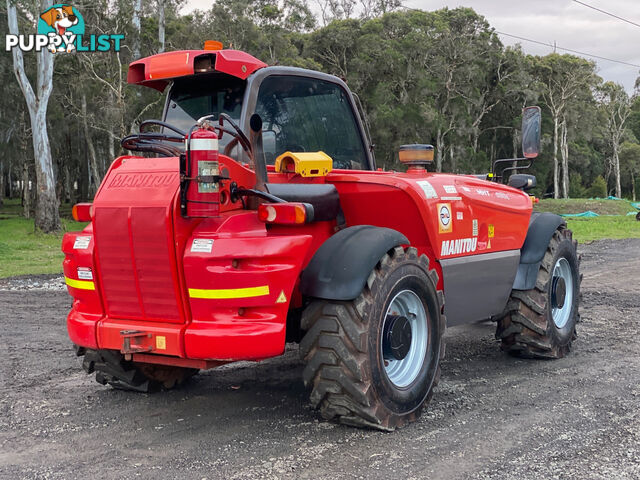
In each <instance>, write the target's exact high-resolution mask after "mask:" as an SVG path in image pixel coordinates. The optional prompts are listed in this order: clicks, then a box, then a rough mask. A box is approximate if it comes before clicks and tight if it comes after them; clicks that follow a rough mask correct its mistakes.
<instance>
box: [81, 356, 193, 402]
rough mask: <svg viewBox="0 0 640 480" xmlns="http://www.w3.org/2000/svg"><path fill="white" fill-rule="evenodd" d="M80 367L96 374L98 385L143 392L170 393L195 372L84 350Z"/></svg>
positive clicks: (189, 369) (190, 369)
mask: <svg viewBox="0 0 640 480" xmlns="http://www.w3.org/2000/svg"><path fill="white" fill-rule="evenodd" d="M82 368H83V369H84V370H85V372H87V373H94V372H95V374H96V381H97V382H98V383H99V384H101V385H106V384H109V385H111V386H112V387H114V388H117V389H120V390H130V391H135V392H143V393H152V392H157V391H159V390H170V389H172V388H174V387H177V386H178V385H181V384H182V383H184V382H185V380H187V379H188V378H190V377H192V376H194V375H195V374H196V373H198V370H197V369H194V368H182V367H172V366H168V365H155V364H150V363H136V362H131V361H128V360H125V359H124V356H123V355H122V354H121V353H120V352H118V351H115V350H89V349H87V350H86V351H85V354H84V359H83V361H82Z"/></svg>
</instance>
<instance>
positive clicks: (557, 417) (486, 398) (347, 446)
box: [0, 240, 640, 480]
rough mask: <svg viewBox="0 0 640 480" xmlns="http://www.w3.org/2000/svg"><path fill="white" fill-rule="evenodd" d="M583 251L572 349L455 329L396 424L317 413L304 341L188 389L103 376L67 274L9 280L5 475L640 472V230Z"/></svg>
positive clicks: (0, 352)
mask: <svg viewBox="0 0 640 480" xmlns="http://www.w3.org/2000/svg"><path fill="white" fill-rule="evenodd" d="M580 250H581V253H582V254H583V263H582V265H583V272H584V281H583V284H582V285H583V293H584V299H583V306H582V319H583V321H582V323H581V324H580V325H579V331H578V334H579V337H578V339H577V341H576V343H575V345H574V351H573V352H572V353H571V354H570V355H569V356H568V357H567V358H564V359H562V360H557V361H530V360H518V359H514V358H510V357H508V356H506V355H504V354H502V353H501V352H500V350H499V348H498V344H497V342H496V340H495V339H494V338H493V331H494V326H493V325H492V324H490V323H483V324H477V325H470V326H465V327H458V328H452V329H450V330H449V331H448V332H447V339H448V341H447V358H446V359H445V361H444V364H443V368H442V373H443V377H442V380H441V382H440V385H439V386H438V388H437V389H436V392H435V395H434V398H433V401H432V402H431V405H430V406H429V408H428V409H427V410H426V411H425V414H424V415H423V417H422V418H421V419H420V421H418V422H417V423H415V424H413V425H410V426H409V427H407V428H404V429H402V430H399V431H397V432H394V433H380V432H374V431H368V430H359V429H353V428H348V427H343V426H338V425H334V424H329V423H324V422H322V421H319V420H318V416H317V415H316V413H315V412H314V411H312V410H310V409H309V408H308V407H307V405H306V401H305V391H304V387H303V385H302V381H301V366H300V364H299V363H298V361H297V348H296V347H292V348H291V349H288V350H287V353H286V354H285V355H284V356H282V357H280V358H277V359H273V360H269V361H265V362H262V363H259V364H248V363H241V364H235V365H230V366H226V367H222V368H220V369H217V370H212V371H208V372H204V373H203V374H201V375H199V376H197V377H195V378H194V379H193V381H191V382H190V383H189V384H188V385H186V386H185V388H182V389H181V390H178V391H171V392H165V393H161V394H155V395H144V394H132V393H126V392H121V391H116V390H113V389H111V388H107V387H103V386H101V385H99V384H97V383H96V382H95V381H93V379H92V378H91V377H89V376H87V375H85V374H84V373H83V372H82V370H81V368H80V363H79V361H78V359H77V358H75V357H74V354H73V352H72V350H71V347H70V344H69V341H68V339H67V336H66V331H65V315H66V313H67V311H68V308H69V305H70V299H69V298H68V297H67V295H66V293H64V287H63V286H62V284H61V281H60V279H59V278H56V277H50V276H49V277H47V276H41V277H30V278H20V279H13V280H8V281H7V280H5V281H0V337H1V341H0V358H1V359H2V361H1V362H0V380H1V382H2V390H1V392H2V393H1V394H0V477H1V478H12V479H13V478H92V479H93V478H181V479H191V478H193V479H203V478H207V479H213V478H224V479H236V478H237V479H243V478H247V479H249V478H251V479H253V478H309V479H317V478H332V479H336V478H363V479H364V478H366V479H369V478H381V479H389V478H394V479H411V478H429V479H440V478H442V479H478V478H490V479H512V478H521V479H550V478H558V479H581V480H582V479H618V478H620V479H638V478H640V408H639V407H640V338H639V337H640V301H639V298H640V282H639V280H640V258H639V257H638V252H639V251H640V240H617V241H601V242H594V243H592V244H590V245H584V246H581V247H580ZM36 284H37V285H36ZM14 289H15V290H14Z"/></svg>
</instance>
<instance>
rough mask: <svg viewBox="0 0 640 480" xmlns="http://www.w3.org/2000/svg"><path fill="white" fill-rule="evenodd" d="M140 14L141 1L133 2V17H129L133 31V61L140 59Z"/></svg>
mask: <svg viewBox="0 0 640 480" xmlns="http://www.w3.org/2000/svg"><path fill="white" fill-rule="evenodd" d="M141 13H142V0H134V2H133V16H132V17H131V23H132V24H133V28H134V30H135V32H134V34H133V46H132V48H133V59H134V60H137V59H139V58H140V15H141Z"/></svg>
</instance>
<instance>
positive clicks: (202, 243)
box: [191, 238, 213, 253]
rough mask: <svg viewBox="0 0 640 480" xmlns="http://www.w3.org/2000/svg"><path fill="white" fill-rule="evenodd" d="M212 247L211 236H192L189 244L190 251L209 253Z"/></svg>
mask: <svg viewBox="0 0 640 480" xmlns="http://www.w3.org/2000/svg"><path fill="white" fill-rule="evenodd" d="M212 248H213V240H212V239H211V238H194V239H193V243H192V244H191V252H193V253H211V249H212Z"/></svg>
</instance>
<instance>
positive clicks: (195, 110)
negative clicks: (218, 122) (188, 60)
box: [165, 74, 246, 147]
mask: <svg viewBox="0 0 640 480" xmlns="http://www.w3.org/2000/svg"><path fill="white" fill-rule="evenodd" d="M245 87H246V82H245V81H244V80H241V79H239V78H236V77H232V76H231V75H225V74H207V75H196V76H193V77H187V78H179V79H177V80H176V81H175V82H174V84H173V87H172V88H171V92H170V93H169V105H168V106H167V113H166V117H165V122H167V123H168V124H170V125H173V126H175V127H178V128H179V129H181V130H183V131H185V132H188V131H189V129H190V128H191V127H192V126H193V124H194V123H195V122H196V121H197V120H198V119H199V118H200V117H204V116H205V115H214V116H215V118H216V119H217V118H218V116H219V115H220V114H221V113H226V114H227V115H229V116H230V117H231V118H232V119H233V120H235V121H236V122H239V121H240V114H241V112H242V99H243V97H244V90H245ZM229 140H231V136H230V135H224V136H223V138H222V140H221V142H220V143H221V145H220V147H224V145H226V143H227V142H228V141H229Z"/></svg>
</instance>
